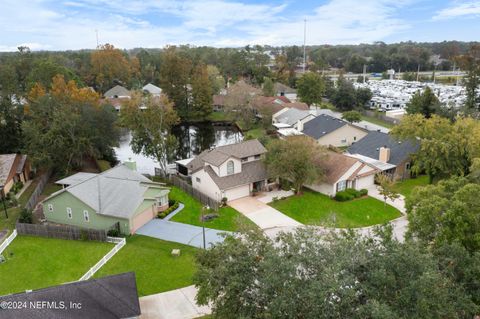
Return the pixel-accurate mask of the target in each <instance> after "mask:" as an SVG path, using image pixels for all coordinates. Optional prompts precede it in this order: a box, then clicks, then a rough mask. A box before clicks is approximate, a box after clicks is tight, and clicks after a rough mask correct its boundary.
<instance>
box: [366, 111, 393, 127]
mask: <svg viewBox="0 0 480 319" xmlns="http://www.w3.org/2000/svg"><path fill="white" fill-rule="evenodd" d="M363 113H364V114H365V115H366V116H370V117H376V118H378V119H381V120H383V121H385V122H388V123H391V124H398V122H399V120H398V119H394V118H393V117H389V116H386V115H385V114H381V113H378V112H374V111H369V110H365V111H363Z"/></svg>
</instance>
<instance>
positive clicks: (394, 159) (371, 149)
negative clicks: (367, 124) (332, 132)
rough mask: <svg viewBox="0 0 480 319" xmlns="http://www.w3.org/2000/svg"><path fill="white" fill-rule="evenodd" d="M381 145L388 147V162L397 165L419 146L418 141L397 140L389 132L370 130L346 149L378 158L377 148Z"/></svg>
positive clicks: (349, 151) (352, 152) (353, 152)
mask: <svg viewBox="0 0 480 319" xmlns="http://www.w3.org/2000/svg"><path fill="white" fill-rule="evenodd" d="M382 146H386V147H388V148H390V160H389V161H388V163H390V164H394V165H398V164H400V163H402V162H403V161H404V160H406V159H407V158H408V157H409V156H410V155H411V154H413V153H416V152H417V151H418V149H419V147H420V143H419V142H418V141H412V140H410V141H397V140H395V139H394V138H393V137H392V136H391V135H389V134H386V133H382V132H375V131H372V132H369V133H368V134H367V135H366V136H365V137H364V138H362V139H361V140H360V141H358V142H356V143H354V144H352V145H351V146H350V147H349V148H348V149H347V152H348V153H350V154H360V155H363V156H367V157H370V158H373V159H376V160H378V158H379V150H380V147H382Z"/></svg>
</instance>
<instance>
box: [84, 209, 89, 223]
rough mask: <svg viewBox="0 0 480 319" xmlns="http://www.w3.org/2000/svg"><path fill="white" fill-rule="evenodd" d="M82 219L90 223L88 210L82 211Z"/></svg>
mask: <svg viewBox="0 0 480 319" xmlns="http://www.w3.org/2000/svg"><path fill="white" fill-rule="evenodd" d="M83 219H85V221H86V222H89V221H90V216H88V210H84V211H83Z"/></svg>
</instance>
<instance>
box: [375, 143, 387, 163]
mask: <svg viewBox="0 0 480 319" xmlns="http://www.w3.org/2000/svg"><path fill="white" fill-rule="evenodd" d="M378 160H379V161H381V162H384V163H388V161H389V160H390V148H388V147H386V146H382V147H380V150H379V153H378Z"/></svg>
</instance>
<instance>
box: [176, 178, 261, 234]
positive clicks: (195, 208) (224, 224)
mask: <svg viewBox="0 0 480 319" xmlns="http://www.w3.org/2000/svg"><path fill="white" fill-rule="evenodd" d="M169 198H170V199H172V200H176V201H179V202H181V203H183V204H184V205H185V208H184V209H183V210H182V211H180V212H179V213H178V214H176V215H175V216H173V218H172V219H171V220H172V221H175V222H179V223H185V224H190V225H196V226H202V222H201V216H202V207H203V205H202V203H200V201H198V200H197V199H195V198H193V197H192V196H190V195H188V194H187V193H185V192H184V191H182V190H181V189H180V188H178V187H175V186H172V188H171V189H170V194H169ZM218 215H219V217H217V218H214V219H212V220H210V221H206V222H205V227H208V228H213V229H219V230H229V231H237V230H238V227H239V225H251V226H254V227H256V226H255V224H253V223H252V222H251V221H250V220H249V219H248V218H246V217H245V216H243V215H242V214H241V213H239V212H238V211H236V210H235V209H233V208H231V207H222V208H220V209H219V210H218Z"/></svg>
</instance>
